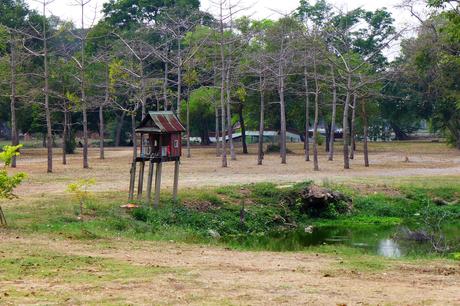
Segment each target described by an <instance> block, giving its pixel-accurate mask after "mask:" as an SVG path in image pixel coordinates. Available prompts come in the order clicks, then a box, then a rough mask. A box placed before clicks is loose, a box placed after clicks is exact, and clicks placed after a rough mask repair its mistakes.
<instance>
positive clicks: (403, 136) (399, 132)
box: [390, 123, 409, 140]
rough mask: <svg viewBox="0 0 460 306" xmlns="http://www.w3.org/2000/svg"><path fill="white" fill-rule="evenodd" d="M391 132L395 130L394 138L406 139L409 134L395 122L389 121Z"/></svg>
mask: <svg viewBox="0 0 460 306" xmlns="http://www.w3.org/2000/svg"><path fill="white" fill-rule="evenodd" d="M390 126H391V128H392V129H393V132H395V138H396V140H408V139H409V136H408V135H407V134H406V133H405V132H404V131H403V130H402V129H401V128H400V127H399V126H398V125H396V124H394V123H390Z"/></svg>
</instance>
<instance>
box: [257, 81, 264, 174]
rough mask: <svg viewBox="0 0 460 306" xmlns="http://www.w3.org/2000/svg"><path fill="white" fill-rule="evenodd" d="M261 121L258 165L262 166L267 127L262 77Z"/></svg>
mask: <svg viewBox="0 0 460 306" xmlns="http://www.w3.org/2000/svg"><path fill="white" fill-rule="evenodd" d="M259 81H260V119H259V146H258V150H257V151H258V152H257V164H258V165H262V161H263V159H264V126H265V95H264V85H263V84H264V82H265V80H264V78H263V77H262V76H260V80H259Z"/></svg>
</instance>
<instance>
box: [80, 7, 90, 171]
mask: <svg viewBox="0 0 460 306" xmlns="http://www.w3.org/2000/svg"><path fill="white" fill-rule="evenodd" d="M84 8H85V3H84V2H82V4H81V28H82V34H81V35H82V39H81V76H80V77H81V102H82V107H83V110H82V111H83V168H84V169H88V168H89V165H88V113H87V105H86V102H87V101H86V88H85V86H86V84H85V81H86V80H85V69H86V65H85V45H86V37H85V35H86V34H85V31H84V30H85V22H84V16H85V15H84Z"/></svg>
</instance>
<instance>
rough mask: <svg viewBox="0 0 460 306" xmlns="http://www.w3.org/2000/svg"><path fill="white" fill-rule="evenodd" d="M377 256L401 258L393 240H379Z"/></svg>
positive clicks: (398, 248) (397, 246)
mask: <svg viewBox="0 0 460 306" xmlns="http://www.w3.org/2000/svg"><path fill="white" fill-rule="evenodd" d="M377 254H379V255H381V256H385V257H393V258H398V257H401V255H402V254H401V248H400V247H399V245H398V243H397V242H396V241H394V240H393V239H383V240H380V242H379V245H378V249H377Z"/></svg>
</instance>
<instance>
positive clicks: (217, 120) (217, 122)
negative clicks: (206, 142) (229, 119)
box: [214, 101, 221, 157]
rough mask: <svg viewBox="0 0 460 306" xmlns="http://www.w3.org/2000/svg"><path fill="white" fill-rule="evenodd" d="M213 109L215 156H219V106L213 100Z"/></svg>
mask: <svg viewBox="0 0 460 306" xmlns="http://www.w3.org/2000/svg"><path fill="white" fill-rule="evenodd" d="M214 105H215V111H216V128H215V135H216V156H217V157H219V156H220V154H221V153H220V148H221V145H220V144H221V140H220V129H219V107H218V106H217V103H216V101H215V103H214Z"/></svg>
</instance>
